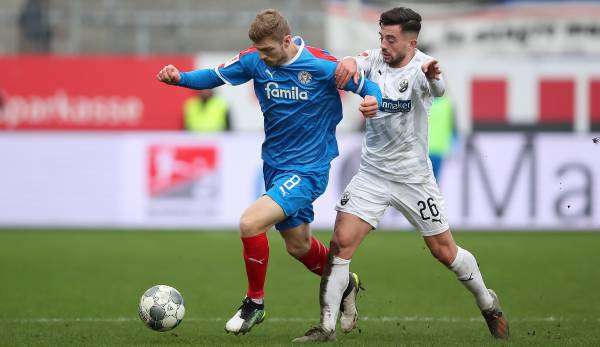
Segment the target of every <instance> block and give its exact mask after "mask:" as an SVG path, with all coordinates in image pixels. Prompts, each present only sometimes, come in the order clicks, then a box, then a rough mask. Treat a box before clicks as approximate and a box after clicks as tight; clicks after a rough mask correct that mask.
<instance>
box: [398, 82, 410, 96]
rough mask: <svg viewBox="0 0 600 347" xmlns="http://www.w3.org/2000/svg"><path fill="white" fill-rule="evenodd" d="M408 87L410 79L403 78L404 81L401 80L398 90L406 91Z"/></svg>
mask: <svg viewBox="0 0 600 347" xmlns="http://www.w3.org/2000/svg"><path fill="white" fill-rule="evenodd" d="M407 89H408V80H407V79H403V80H402V81H400V85H399V86H398V90H400V93H404V92H405V91H406V90H407Z"/></svg>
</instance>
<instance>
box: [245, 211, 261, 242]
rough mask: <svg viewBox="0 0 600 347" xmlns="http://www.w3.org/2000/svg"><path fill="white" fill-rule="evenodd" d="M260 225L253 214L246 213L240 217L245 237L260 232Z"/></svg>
mask: <svg viewBox="0 0 600 347" xmlns="http://www.w3.org/2000/svg"><path fill="white" fill-rule="evenodd" d="M260 232H261V229H260V225H259V224H258V223H257V222H256V220H255V219H253V218H252V217H251V216H248V215H246V214H244V215H242V217H241V218H240V234H241V235H242V236H244V237H249V236H254V235H258V234H260Z"/></svg>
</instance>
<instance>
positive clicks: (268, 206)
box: [240, 195, 286, 237]
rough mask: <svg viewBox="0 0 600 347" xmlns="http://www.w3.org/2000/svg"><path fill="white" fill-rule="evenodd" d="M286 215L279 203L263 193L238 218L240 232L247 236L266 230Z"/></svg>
mask: <svg viewBox="0 0 600 347" xmlns="http://www.w3.org/2000/svg"><path fill="white" fill-rule="evenodd" d="M285 218H286V216H285V213H284V211H283V209H282V208H281V206H279V204H277V203H276V202H275V201H274V200H273V199H272V198H271V197H269V196H267V195H263V196H261V197H260V198H258V199H257V200H256V201H255V202H254V203H252V205H250V206H249V207H248V208H247V209H246V210H245V211H244V213H243V214H242V217H241V218H240V232H241V233H242V236H244V237H249V236H254V235H258V234H260V233H263V232H265V231H267V230H268V229H269V228H270V227H272V226H273V225H274V224H276V223H279V222H281V221H283V220H285Z"/></svg>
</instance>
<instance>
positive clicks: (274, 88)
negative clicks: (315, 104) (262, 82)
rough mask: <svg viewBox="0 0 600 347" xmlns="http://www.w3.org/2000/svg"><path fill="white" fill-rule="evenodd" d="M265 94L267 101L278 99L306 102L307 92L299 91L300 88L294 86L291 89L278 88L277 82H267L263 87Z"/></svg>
mask: <svg viewBox="0 0 600 347" xmlns="http://www.w3.org/2000/svg"><path fill="white" fill-rule="evenodd" d="M265 92H267V99H269V100H270V99H271V98H280V99H290V100H308V92H307V91H304V90H300V88H298V87H296V86H294V87H292V88H289V89H288V88H279V84H278V83H277V82H269V83H267V85H266V86H265Z"/></svg>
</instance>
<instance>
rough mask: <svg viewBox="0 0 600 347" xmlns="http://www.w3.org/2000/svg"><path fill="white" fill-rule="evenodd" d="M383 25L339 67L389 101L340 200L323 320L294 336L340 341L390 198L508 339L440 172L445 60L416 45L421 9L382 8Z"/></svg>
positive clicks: (371, 122) (324, 284)
mask: <svg viewBox="0 0 600 347" xmlns="http://www.w3.org/2000/svg"><path fill="white" fill-rule="evenodd" d="M379 25H380V31H379V35H380V41H381V45H380V48H379V49H373V50H368V51H365V52H363V53H362V54H360V55H359V56H357V57H348V58H345V59H344V60H343V62H342V63H341V64H340V65H339V66H338V68H337V71H336V80H337V83H338V84H339V85H344V84H345V83H346V81H348V79H350V78H352V77H354V78H355V79H356V78H358V75H360V74H364V75H365V76H366V77H367V78H369V79H371V80H372V81H374V82H375V83H377V84H378V85H379V87H380V89H381V91H382V94H383V100H382V106H381V107H380V108H379V111H378V113H377V115H376V116H375V117H373V118H367V119H366V134H365V138H364V141H363V145H362V155H361V165H360V169H359V171H358V173H357V174H356V175H355V176H354V177H353V178H352V180H351V182H350V183H349V184H348V186H347V187H346V190H345V191H344V193H343V194H342V197H341V199H340V201H339V203H338V204H337V206H336V210H337V211H338V214H337V218H336V221H335V228H334V234H333V237H332V240H331V248H330V253H329V264H328V265H327V266H326V268H325V270H324V272H323V275H322V277H321V288H320V304H321V324H320V325H319V326H316V327H314V328H312V329H310V330H309V331H307V332H306V334H305V335H304V336H302V337H299V338H297V339H295V340H294V341H296V342H309V341H331V340H335V324H336V318H337V316H338V311H339V306H340V301H341V298H342V294H343V291H344V288H346V285H347V283H348V273H349V266H350V260H351V259H352V255H353V254H354V252H355V251H356V249H357V248H358V246H359V245H360V243H361V242H362V240H363V238H364V237H365V236H366V235H367V234H368V233H369V232H370V231H371V230H373V229H375V228H377V224H378V222H379V219H380V218H381V216H382V215H383V213H384V212H385V210H386V209H387V207H388V206H390V205H391V206H393V207H394V208H396V209H397V210H398V211H400V212H401V213H402V214H403V215H404V216H405V217H406V219H408V221H409V222H410V223H411V224H412V225H413V226H414V227H415V228H416V229H417V230H418V231H420V233H421V235H422V236H423V239H424V240H425V244H426V245H427V246H428V247H429V250H430V251H431V254H432V255H433V256H434V257H435V258H436V259H438V260H439V261H440V262H441V263H442V264H444V265H445V266H447V267H448V269H450V270H451V271H453V272H454V273H455V274H456V277H457V279H458V280H459V281H461V282H462V283H463V284H464V286H465V287H466V288H467V289H468V290H469V291H470V292H471V293H472V294H473V295H474V297H475V301H476V303H477V306H478V307H479V309H480V310H481V312H482V314H483V317H484V318H485V321H486V322H487V325H488V328H489V330H490V332H491V334H492V335H493V336H494V337H496V338H500V339H506V338H508V336H509V329H508V321H507V320H506V318H505V317H504V315H503V313H502V309H501V308H500V303H499V300H498V297H497V295H496V294H495V293H494V292H493V291H492V290H490V289H488V288H486V286H485V284H484V282H483V278H482V275H481V272H480V271H479V267H478V265H477V261H476V260H475V257H474V256H473V254H471V253H470V252H469V251H467V250H465V249H463V248H461V247H459V246H457V245H456V243H455V242H454V239H453V238H452V234H451V232H450V228H449V225H448V220H447V218H446V213H445V208H444V201H443V198H442V196H441V194H440V192H439V189H438V186H437V183H436V181H435V178H434V177H433V173H432V169H431V162H430V161H429V158H428V112H429V108H430V106H431V103H432V100H433V97H438V96H442V95H443V94H444V89H445V88H444V82H443V79H442V76H441V70H440V68H439V65H438V62H437V61H436V60H435V59H433V58H432V57H430V56H428V55H426V54H424V53H423V52H421V51H419V50H418V49H417V48H416V47H417V37H418V34H419V31H420V29H421V16H420V15H419V14H418V13H416V12H414V11H413V10H411V9H408V8H403V7H399V8H394V9H391V10H389V11H386V12H384V13H382V14H381V17H380V20H379ZM346 325H348V324H347V322H346Z"/></svg>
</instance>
